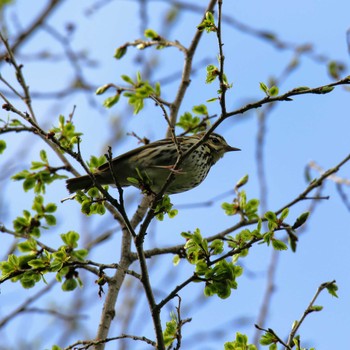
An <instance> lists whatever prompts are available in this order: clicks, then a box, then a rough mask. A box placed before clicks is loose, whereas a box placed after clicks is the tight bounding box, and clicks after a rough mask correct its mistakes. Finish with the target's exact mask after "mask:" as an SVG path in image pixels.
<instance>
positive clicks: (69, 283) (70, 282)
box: [62, 278, 78, 292]
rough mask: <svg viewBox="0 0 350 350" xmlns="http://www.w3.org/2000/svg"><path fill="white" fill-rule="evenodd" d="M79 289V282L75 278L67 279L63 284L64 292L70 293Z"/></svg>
mask: <svg viewBox="0 0 350 350" xmlns="http://www.w3.org/2000/svg"><path fill="white" fill-rule="evenodd" d="M77 287H78V282H77V281H76V280H75V279H74V278H69V279H66V280H65V281H64V282H63V284H62V290H63V291H65V292H70V291H72V290H74V289H75V288H77Z"/></svg>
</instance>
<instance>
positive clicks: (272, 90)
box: [269, 85, 278, 96]
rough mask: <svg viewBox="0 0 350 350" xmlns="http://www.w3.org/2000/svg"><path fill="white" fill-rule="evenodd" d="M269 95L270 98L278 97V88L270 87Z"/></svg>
mask: <svg viewBox="0 0 350 350" xmlns="http://www.w3.org/2000/svg"><path fill="white" fill-rule="evenodd" d="M269 95H270V96H277V95H278V87H277V86H275V85H274V86H271V87H270V89H269Z"/></svg>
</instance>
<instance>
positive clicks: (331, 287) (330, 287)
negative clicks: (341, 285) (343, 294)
mask: <svg viewBox="0 0 350 350" xmlns="http://www.w3.org/2000/svg"><path fill="white" fill-rule="evenodd" d="M326 288H327V291H328V293H329V294H330V295H332V296H333V297H336V298H338V295H337V290H338V286H337V285H336V284H335V282H333V283H330V284H328V285H327V287H326Z"/></svg>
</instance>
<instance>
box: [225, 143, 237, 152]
mask: <svg viewBox="0 0 350 350" xmlns="http://www.w3.org/2000/svg"><path fill="white" fill-rule="evenodd" d="M240 150H241V149H240V148H236V147H232V146H229V145H227V146H226V148H225V152H233V151H240Z"/></svg>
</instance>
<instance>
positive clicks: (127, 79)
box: [121, 75, 135, 85]
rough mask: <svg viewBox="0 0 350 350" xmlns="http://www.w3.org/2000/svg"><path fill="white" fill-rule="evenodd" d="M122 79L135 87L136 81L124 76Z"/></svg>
mask: <svg viewBox="0 0 350 350" xmlns="http://www.w3.org/2000/svg"><path fill="white" fill-rule="evenodd" d="M121 78H122V79H123V80H124V81H125V82H126V83H128V84H130V85H135V83H134V81H133V80H132V79H131V78H130V77H129V76H128V75H122V76H121Z"/></svg>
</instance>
